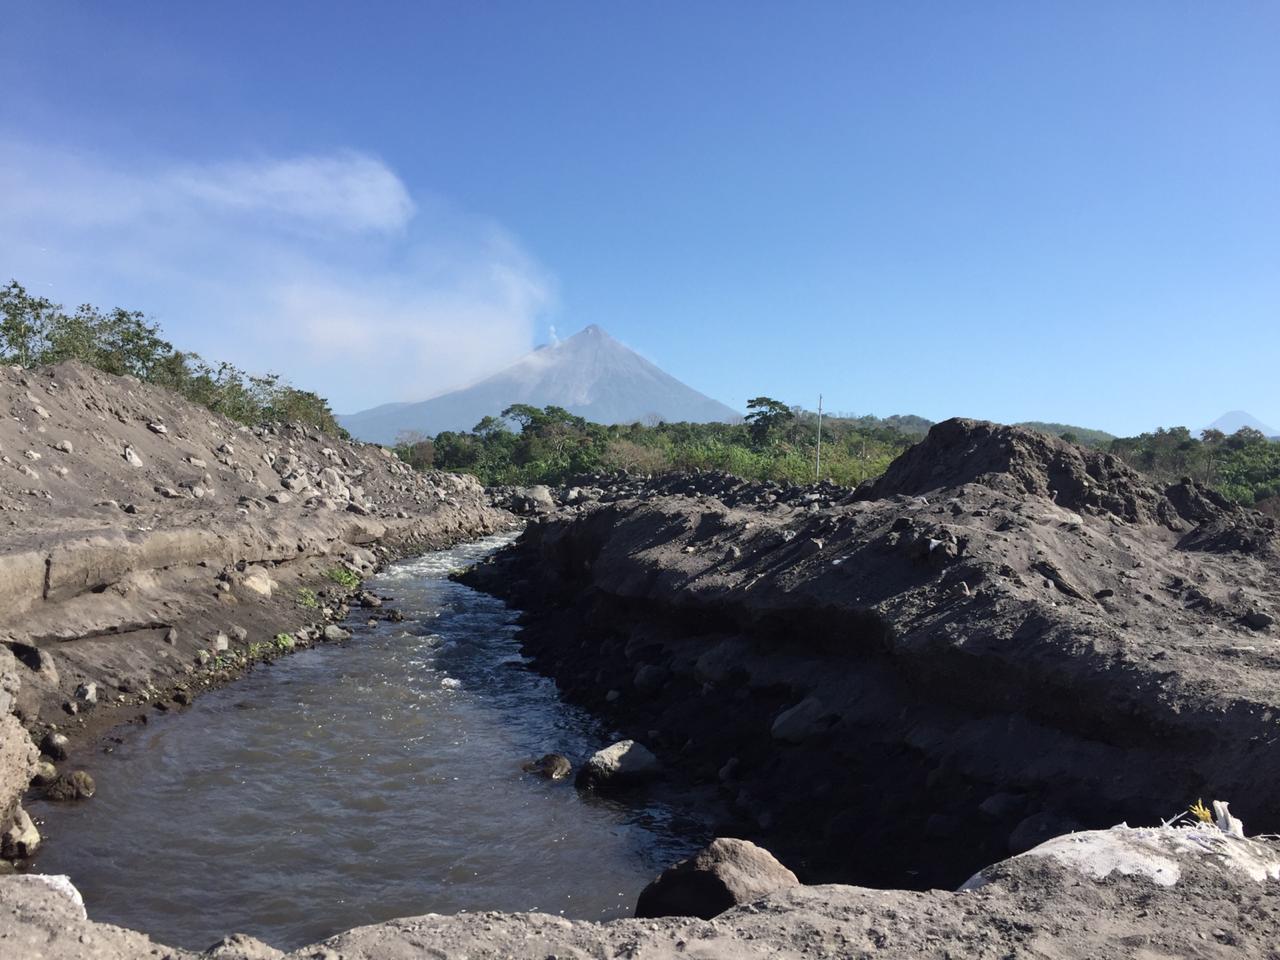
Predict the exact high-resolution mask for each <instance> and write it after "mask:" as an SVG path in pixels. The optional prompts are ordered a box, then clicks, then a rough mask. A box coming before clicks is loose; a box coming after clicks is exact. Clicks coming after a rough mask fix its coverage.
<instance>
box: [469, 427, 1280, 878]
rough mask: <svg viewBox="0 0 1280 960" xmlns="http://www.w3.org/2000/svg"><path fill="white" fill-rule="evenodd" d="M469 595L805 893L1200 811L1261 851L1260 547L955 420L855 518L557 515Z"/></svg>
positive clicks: (645, 487)
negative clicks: (515, 613) (709, 802)
mask: <svg viewBox="0 0 1280 960" xmlns="http://www.w3.org/2000/svg"><path fill="white" fill-rule="evenodd" d="M572 499H574V500H575V501H577V503H576V505H574V506H572V507H570V508H568V509H567V510H563V511H560V512H559V513H556V514H554V515H550V516H548V517H547V518H545V519H543V520H541V521H539V522H537V523H534V524H531V525H530V527H529V528H528V530H527V531H526V532H525V534H524V535H523V536H522V538H521V539H520V541H519V542H518V544H517V545H516V546H515V547H514V548H512V550H511V551H510V552H509V553H508V554H507V555H506V556H505V557H504V556H501V555H500V556H499V557H497V558H495V560H494V561H493V563H492V564H491V565H490V566H488V567H487V568H486V567H479V568H477V569H476V570H475V571H473V572H472V573H471V574H469V575H468V578H467V579H468V582H470V583H472V584H475V585H479V586H482V587H484V588H487V589H490V590H493V591H495V592H498V593H499V594H500V595H502V596H505V597H507V598H509V599H510V600H511V602H512V603H513V604H515V605H517V606H519V607H520V608H521V609H523V610H525V611H528V613H527V614H526V618H525V621H526V622H525V629H524V634H523V636H524V641H525V648H526V650H527V651H528V652H529V653H530V654H532V655H533V657H534V658H535V661H536V664H537V666H538V669H541V670H543V671H545V672H547V673H549V674H550V675H551V676H553V677H555V678H556V679H557V681H558V683H559V684H560V686H561V688H562V690H563V691H565V693H566V694H567V695H568V696H570V697H571V698H572V699H575V700H577V701H579V702H582V703H585V704H587V705H589V706H590V707H591V708H592V709H593V710H596V711H598V712H600V713H601V714H603V715H604V716H607V717H609V718H610V720H611V721H612V722H613V723H614V724H615V725H616V726H617V727H619V728H620V729H621V730H622V732H623V733H624V734H626V735H627V736H632V737H634V738H635V739H637V740H640V741H641V742H644V743H646V744H648V745H649V746H651V747H652V748H654V749H655V750H657V751H658V752H659V754H660V756H661V757H662V758H663V759H664V760H665V761H666V762H667V763H669V764H671V765H672V767H673V768H674V769H676V770H678V771H679V774H678V775H679V776H682V777H685V778H689V779H693V780H700V781H703V782H708V783H719V784H720V785H721V794H722V796H723V797H724V799H725V801H726V804H727V806H728V807H729V808H730V810H731V811H732V813H731V816H730V818H729V819H728V820H727V822H726V824H725V829H726V830H734V831H736V832H735V834H734V835H744V836H746V837H748V838H750V839H753V840H756V841H757V842H759V843H761V844H762V845H764V846H766V847H767V848H768V849H770V850H772V851H773V852H774V853H775V854H777V855H778V856H779V857H780V858H781V859H782V860H783V861H784V862H786V863H787V864H788V865H789V866H791V867H792V868H793V869H795V870H797V872H799V873H800V875H801V877H802V878H805V879H808V880H810V881H832V880H838V881H841V882H857V883H871V884H876V885H882V886H910V887H916V888H922V887H930V886H949V887H954V886H955V885H957V884H959V883H960V882H962V881H963V880H964V878H965V877H966V876H968V875H969V874H970V873H972V872H973V871H974V870H976V869H978V868H979V867H981V866H982V865H983V864H985V863H990V862H992V861H994V860H998V859H1000V858H1001V857H1003V856H1005V855H1007V854H1008V853H1011V852H1012V853H1017V852H1019V851H1021V850H1025V849H1027V848H1028V847H1030V846H1032V845H1034V844H1035V843H1037V842H1039V841H1040V840H1043V839H1047V838H1048V837H1050V836H1053V835H1056V834H1059V833H1063V832H1066V831H1068V830H1071V829H1079V828H1082V827H1108V826H1111V825H1112V824H1115V823H1119V822H1121V821H1128V822H1130V823H1154V822H1157V821H1158V819H1159V818H1161V817H1167V816H1172V815H1174V814H1176V813H1177V812H1178V811H1179V810H1181V809H1184V808H1185V807H1186V805H1187V804H1188V803H1189V802H1191V801H1193V800H1195V799H1196V798H1197V797H1205V798H1210V797H1219V798H1225V799H1230V800H1231V801H1232V802H1233V809H1238V811H1239V812H1240V813H1241V814H1242V816H1244V818H1245V821H1246V822H1247V823H1249V824H1250V826H1251V827H1252V828H1254V829H1256V830H1261V831H1275V830H1278V829H1280V793H1278V792H1277V791H1276V790H1275V789H1274V784H1275V783H1277V782H1280V751H1278V750H1277V749H1276V743H1277V740H1278V738H1280V649H1278V648H1277V643H1276V634H1275V629H1274V626H1273V624H1274V619H1275V616H1276V614H1277V611H1280V580H1278V579H1277V573H1280V561H1278V559H1277V555H1276V549H1275V544H1276V528H1275V524H1274V521H1272V520H1270V519H1267V518H1264V517H1262V516H1261V515H1260V514H1257V513H1254V512H1250V511H1244V510H1240V509H1239V508H1236V507H1233V506H1231V505H1230V504H1227V503H1226V502H1225V501H1222V500H1221V499H1220V498H1219V497H1217V496H1216V494H1213V493H1212V492H1211V491H1208V490H1206V489H1204V488H1202V487H1200V486H1198V485H1197V484H1195V483H1194V482H1191V481H1185V482H1183V483H1180V484H1177V485H1175V486H1172V487H1170V488H1168V489H1157V488H1155V487H1153V486H1152V485H1151V484H1150V483H1148V482H1147V481H1146V480H1145V479H1144V478H1142V477H1140V476H1139V475H1137V474H1135V473H1134V472H1133V471H1131V470H1129V469H1128V468H1126V467H1125V466H1124V465H1123V464H1121V463H1120V462H1118V461H1116V460H1115V459H1114V458H1111V457H1109V456H1107V455H1104V454H1098V453H1092V452H1087V451H1083V450H1081V449H1079V448H1076V447H1074V446H1072V445H1070V444H1066V443H1063V442H1061V441H1058V440H1056V439H1053V438H1049V437H1045V436H1043V435H1040V434H1036V433H1033V432H1030V431H1026V430H1020V429H1016V428H1007V427H997V426H994V425H991V424H983V423H976V422H972V421H948V422H946V423H943V424H940V425H938V426H936V427H935V428H934V429H933V430H932V432H931V433H930V434H929V436H928V438H927V439H926V440H925V441H923V442H922V443H920V444H919V445H917V446H916V447H914V448H913V449H912V450H910V451H908V453H906V454H905V455H904V456H903V457H901V458H900V459H899V460H898V461H897V462H895V464H894V465H893V466H892V467H891V468H890V470H889V472H888V473H887V474H886V475H885V476H883V477H882V478H880V479H879V480H877V481H876V482H875V483H873V484H870V485H867V486H864V487H863V488H860V489H859V490H858V491H856V492H854V491H847V490H838V489H835V488H812V489H807V490H806V489H803V488H794V489H789V490H787V489H782V488H778V487H776V486H773V487H771V486H761V485H752V484H744V483H742V482H740V481H737V480H735V479H734V478H731V477H724V476H716V475H702V476H694V477H684V478H674V479H668V480H662V481H659V482H656V483H648V484H646V483H639V482H634V481H631V482H627V481H622V482H618V483H615V484H613V485H609V484H603V485H597V486H596V487H595V489H594V490H592V489H590V488H583V489H580V490H578V491H577V492H575V494H574V496H573V498H572Z"/></svg>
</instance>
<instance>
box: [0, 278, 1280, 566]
mask: <svg viewBox="0 0 1280 960" xmlns="http://www.w3.org/2000/svg"><path fill="white" fill-rule="evenodd" d="M63 360H79V361H82V362H84V363H87V364H90V365H92V366H94V367H97V368H98V369H100V370H104V371H106V372H107V373H112V374H116V375H119V376H126V375H127V376H134V377H137V378H138V379H139V380H141V381H143V382H146V383H152V384H157V385H159V386H164V387H169V388H171V389H173V390H176V391H177V392H178V393H180V394H182V395H183V396H184V397H186V398H187V399H188V400H191V401H193V402H195V403H199V404H201V405H203V406H205V407H208V408H209V409H210V410H213V411H215V412H217V413H220V414H223V415H225V416H227V417H230V418H231V419H233V420H238V421H240V422H241V423H246V424H250V425H256V424H259V423H264V422H269V421H286V422H301V423H304V424H307V425H309V426H313V427H316V428H317V429H319V430H322V431H324V432H326V433H330V434H332V435H336V436H346V431H344V430H343V429H342V428H341V427H340V426H339V425H338V423H337V421H336V420H335V419H334V416H333V412H332V411H331V410H330V409H329V405H328V403H327V402H326V401H325V400H324V399H323V398H322V397H320V396H318V395H317V394H315V393H312V392H310V391H305V390H298V389H296V388H294V387H291V386H289V385H288V384H287V383H284V382H283V381H282V380H281V379H280V378H279V377H278V376H276V375H274V374H268V375H265V376H258V375H253V374H249V373H245V372H244V371H242V370H240V369H238V368H237V367H235V366H233V365H231V364H229V363H220V364H216V365H213V364H209V363H207V362H206V361H205V360H203V359H202V358H201V357H199V356H198V355H197V354H195V353H192V352H190V351H182V350H177V349H175V348H174V347H173V345H172V344H171V343H169V342H168V341H167V340H165V339H164V338H163V336H162V335H161V331H160V328H159V326H158V325H156V324H154V323H150V322H148V320H147V318H146V317H145V316H144V315H143V314H142V313H139V312H137V311H129V310H124V309H121V308H115V309H113V310H107V311H104V310H101V309H99V308H98V307H94V306H92V305H89V304H84V305H81V306H79V307H77V308H76V309H75V310H74V311H67V310H66V309H64V308H63V307H62V306H61V305H60V304H56V303H53V302H51V301H49V300H48V299H46V298H44V297H36V296H33V295H32V294H30V293H28V292H27V291H26V290H25V289H24V288H23V287H22V285H21V284H19V283H18V282H17V281H16V280H11V281H10V282H9V283H8V284H7V285H5V286H3V287H0V362H3V363H17V364H21V365H22V366H24V367H29V366H37V365H41V364H53V363H59V362H61V361H63ZM748 410H749V412H748V414H747V416H746V418H745V420H744V421H743V422H742V423H738V424H727V423H658V424H652V425H646V424H640V423H634V424H629V425H613V426H604V425H602V424H598V423H590V422H588V421H586V420H584V419H583V418H582V417H578V416H574V415H573V414H571V413H569V412H568V411H567V410H564V409H562V408H560V407H545V408H542V409H539V408H537V407H533V406H529V405H527V404H515V405H513V406H511V407H508V408H507V409H506V410H504V411H502V413H501V414H500V415H498V416H491V417H485V418H484V419H483V420H482V421H480V423H478V424H476V426H475V427H474V428H473V429H472V430H470V431H467V432H454V431H446V432H444V433H440V434H437V435H436V436H435V437H427V436H422V435H405V436H403V437H402V438H401V441H400V443H399V444H398V445H397V447H396V452H397V453H398V454H399V455H400V457H401V458H402V459H403V460H405V461H406V462H408V463H410V464H411V465H413V466H415V467H418V468H420V469H437V470H450V471H454V472H459V473H473V474H475V475H476V476H477V477H479V478H480V480H481V481H482V482H484V483H486V484H489V485H502V484H531V483H551V484H555V483H562V482H564V481H566V480H568V479H569V478H571V477H573V476H575V475H578V474H586V473H593V472H596V471H600V470H607V471H612V470H627V471H630V472H633V473H642V474H656V473H663V472H666V471H671V470H723V471H725V472H727V473H733V474H736V475H738V476H740V477H743V478H744V479H747V480H775V481H780V482H793V483H808V482H811V481H812V480H814V478H815V476H817V475H818V474H817V472H816V471H817V463H816V460H817V456H816V454H817V440H818V418H817V415H816V414H814V413H813V412H811V411H807V410H803V409H801V408H799V407H788V406H787V405H786V404H783V403H781V402H779V401H777V400H774V399H772V398H770V397H756V398H754V399H752V400H751V401H749V403H748ZM931 425H932V424H931V422H930V421H928V420H925V419H923V418H921V417H914V416H894V417H887V418H879V417H872V416H850V415H845V414H837V415H834V416H824V417H823V419H822V462H821V474H820V475H821V477H822V478H823V479H827V480H833V481H835V482H836V483H840V484H844V485H847V486H856V485H857V484H859V483H861V482H862V481H864V480H868V479H871V478H874V477H877V476H879V475H880V474H881V473H883V472H884V470H885V468H886V467H888V465H889V463H890V462H891V461H892V460H893V458H894V457H896V456H897V455H898V454H899V453H901V452H902V451H903V450H905V449H906V448H907V447H909V446H911V445H912V444H913V443H915V442H916V441H917V440H919V439H920V437H922V436H923V435H924V434H925V432H926V431H927V430H928V429H929V427H930V426H931ZM1021 426H1026V427H1031V428H1033V429H1037V430H1041V431H1043V432H1045V433H1051V434H1055V435H1057V436H1061V437H1062V438H1064V439H1066V440H1070V441H1072V442H1075V443H1080V444H1082V445H1085V446H1090V447H1094V448H1095V449H1100V450H1105V451H1109V452H1111V453H1113V454H1115V455H1117V456H1119V457H1121V458H1122V459H1123V460H1125V461H1126V462H1127V463H1129V464H1130V465H1131V466H1133V467H1135V468H1136V469H1138V470H1140V471H1142V472H1143V473H1146V474H1148V475H1150V476H1151V477H1152V478H1153V479H1155V480H1157V481H1159V482H1172V481H1176V480H1178V479H1180V478H1181V477H1185V476H1190V477H1194V478H1196V479H1197V480H1199V481H1201V482H1202V483H1205V484H1206V485H1208V486H1211V487H1213V488H1215V489H1216V490H1218V491H1219V492H1220V493H1222V494H1223V495H1224V496H1226V497H1227V498H1229V499H1230V500H1233V501H1235V502H1236V503H1240V504H1243V505H1246V506H1258V507H1260V508H1261V509H1263V510H1266V511H1268V512H1271V513H1274V514H1276V515H1280V442H1277V441H1275V440H1270V439H1268V438H1267V437H1265V436H1264V435H1263V434H1261V433H1259V432H1258V431H1257V430H1252V429H1249V428H1247V427H1246V428H1244V429H1242V430H1239V431H1237V432H1236V433H1234V434H1231V435H1230V436H1227V435H1226V434H1224V433H1222V432H1221V431H1219V430H1205V431H1203V432H1202V433H1201V434H1200V436H1198V437H1196V436H1194V435H1193V434H1192V433H1191V431H1190V430H1188V429H1187V428H1186V427H1172V428H1169V429H1163V428H1162V429H1159V430H1156V431H1154V432H1151V433H1144V434H1141V435H1139V436H1136V437H1113V436H1112V435H1111V434H1108V433H1105V432H1103V431H1101V430H1089V429H1087V428H1083V427H1075V426H1070V425H1068V424H1060V423H1040V422H1034V421H1032V422H1027V423H1023V424H1021ZM344 572H345V571H344ZM330 576H331V578H332V579H335V581H336V582H339V583H343V585H344V586H345V585H347V584H346V583H345V582H344V581H345V580H346V579H347V578H346V577H343V578H342V579H338V577H335V576H334V575H333V573H332V572H331V574H330ZM349 576H351V577H354V575H349ZM355 579H356V581H357V582H358V578H355Z"/></svg>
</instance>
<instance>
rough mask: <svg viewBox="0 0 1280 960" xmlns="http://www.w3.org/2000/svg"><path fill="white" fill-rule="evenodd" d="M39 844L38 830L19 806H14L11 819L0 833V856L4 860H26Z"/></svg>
mask: <svg viewBox="0 0 1280 960" xmlns="http://www.w3.org/2000/svg"><path fill="white" fill-rule="evenodd" d="M39 846H40V831H39V830H37V829H36V825H35V824H34V823H32V822H31V817H30V816H28V815H27V811H25V810H23V809H22V807H21V806H18V807H15V808H14V811H13V816H12V819H11V820H10V822H9V825H8V826H7V827H6V828H5V830H4V832H3V833H0V857H3V858H4V859H5V860H26V859H27V858H29V857H31V856H32V855H34V854H35V852H36V850H37V848H39Z"/></svg>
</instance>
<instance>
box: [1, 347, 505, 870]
mask: <svg viewBox="0 0 1280 960" xmlns="http://www.w3.org/2000/svg"><path fill="white" fill-rule="evenodd" d="M0 410H2V411H3V413H4V418H3V419H2V420H0V841H2V845H3V851H2V852H3V853H4V855H5V856H6V857H8V858H10V859H22V858H24V857H25V856H26V855H28V854H29V853H30V852H31V848H32V846H33V845H34V842H35V835H34V833H33V832H32V828H31V826H30V822H29V821H28V820H26V818H25V815H24V814H22V813H21V811H20V808H18V807H17V806H16V804H17V803H18V800H19V798H20V796H21V794H22V792H23V791H24V790H25V789H26V787H27V781H28V780H29V779H31V775H32V774H33V773H34V774H36V775H37V776H38V777H39V778H40V780H41V782H42V783H45V782H47V781H49V780H52V779H54V778H55V777H57V776H61V775H63V774H64V773H66V772H67V771H68V769H69V767H68V766H67V765H66V764H64V763H62V756H61V755H62V753H63V752H65V751H66V750H71V751H72V754H73V756H72V761H74V751H75V749H76V747H77V746H78V745H80V744H84V743H87V742H89V741H90V740H91V739H92V738H93V736H94V735H96V734H97V733H100V732H102V731H103V730H105V729H106V728H108V727H109V726H111V725H113V724H117V723H120V722H121V721H124V720H130V719H142V720H145V717H146V715H147V712H148V711H152V710H157V709H180V708H181V706H182V705H184V704H186V703H189V702H190V700H191V698H192V697H194V696H196V695H197V694H198V693H199V691H200V690H201V689H203V688H205V687H207V686H209V685H213V684H217V683H221V682H224V681H225V680H227V679H229V678H231V677H232V676H234V675H236V674H237V673H238V672H239V671H240V670H242V669H244V668H245V667H246V666H247V665H248V664H249V663H251V662H253V661H255V660H260V659H265V658H270V657H273V656H277V655H279V654H280V653H283V652H287V651H288V650H289V649H292V648H294V647H296V646H300V645H306V644H308V643H312V642H319V641H322V640H325V639H341V638H342V637H343V636H344V635H345V631H343V630H341V628H340V627H338V626H336V625H335V622H336V621H340V620H342V619H343V618H344V617H345V616H346V614H347V612H348V608H349V605H351V604H359V605H363V606H366V607H368V608H369V614H370V615H381V611H380V610H379V601H378V598H376V597H371V596H367V595H362V594H361V593H360V592H359V591H358V590H356V589H355V588H356V586H357V585H358V580H359V577H360V576H362V575H364V574H366V573H368V572H371V571H372V570H373V569H374V568H375V567H376V566H377V565H378V564H379V563H381V562H382V561H384V560H385V559H387V558H389V557H390V556H392V555H394V554H397V553H403V552H407V551H409V550H423V549H431V548H437V547H441V546H444V545H446V544H448V543H451V542H455V541H457V540H461V539H470V538H474V537H478V536H481V535H483V534H486V533H490V532H493V531H495V530H497V529H500V528H502V527H504V526H508V525H510V523H511V522H512V519H511V516H510V514H507V513H505V512H503V511H499V510H496V509H494V508H493V507H492V506H491V505H490V502H489V500H488V498H487V497H486V496H485V493H484V491H483V489H482V488H481V487H480V486H479V484H478V483H477V482H476V481H475V480H474V479H472V478H470V477H459V476H454V475H449V474H419V473H414V472H413V471H412V470H410V469H409V468H408V467H407V466H405V465H404V464H402V463H400V462H399V461H398V460H396V459H395V458H394V457H392V456H391V454H390V452H389V451H387V450H385V449H383V448H381V447H377V446H371V445H367V444H353V443H349V442H345V441H340V440H335V439H333V438H329V437H325V436H322V435H320V434H318V433H316V432H315V431H314V430H310V429H304V428H302V427H301V426H296V425H295V426H291V425H278V426H268V427H261V428H257V429H250V428H248V427H245V426H243V425H240V424H237V423H235V422H233V421H230V420H228V419H226V418H224V417H221V416H217V415H215V414H213V413H211V412H210V411H208V410H207V409H205V408H203V407H199V406H196V405H194V404H191V403H189V402H187V401H185V400H184V399H182V398H181V397H179V396H177V395H176V394H173V393H171V392H169V391H167V390H164V389H161V388H157V387H152V386H148V385H144V384H141V383H139V382H137V381H136V380H133V379H131V378H120V377H113V376H109V375H107V374H103V373H101V372H99V371H97V370H94V369H91V368H89V367H86V366H83V365H81V364H77V363H67V364H62V365H60V366H58V367H54V368H50V369H35V370H24V369H21V368H11V367H6V368H0ZM339 581H340V582H339ZM51 734H52V736H51ZM62 736H66V737H69V741H68V742H67V743H65V744H64V743H62V741H61V740H60V739H59V738H60V737H62ZM33 740H34V741H35V742H37V743H43V744H44V745H45V755H46V756H45V760H46V761H47V762H48V761H51V762H53V763H54V764H55V769H54V770H50V769H49V768H48V767H42V768H37V767H36V766H35V763H36V749H35V747H34V746H33ZM59 770H61V771H62V772H61V773H60V772H59ZM64 786H65V784H64ZM72 786H74V785H72ZM81 792H83V791H81Z"/></svg>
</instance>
